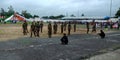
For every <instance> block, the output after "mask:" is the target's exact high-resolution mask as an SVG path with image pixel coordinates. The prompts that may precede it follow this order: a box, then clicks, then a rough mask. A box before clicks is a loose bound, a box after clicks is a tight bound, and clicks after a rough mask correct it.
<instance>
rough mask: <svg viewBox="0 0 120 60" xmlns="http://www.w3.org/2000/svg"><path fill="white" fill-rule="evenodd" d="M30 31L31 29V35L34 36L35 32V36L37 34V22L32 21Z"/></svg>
mask: <svg viewBox="0 0 120 60" xmlns="http://www.w3.org/2000/svg"><path fill="white" fill-rule="evenodd" d="M30 31H31V35H30V37H32V35H33V34H34V36H36V35H35V24H34V22H32V25H31V26H30Z"/></svg>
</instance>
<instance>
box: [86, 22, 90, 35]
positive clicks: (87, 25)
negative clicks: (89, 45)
mask: <svg viewBox="0 0 120 60" xmlns="http://www.w3.org/2000/svg"><path fill="white" fill-rule="evenodd" d="M86 27H87V34H88V33H89V22H86Z"/></svg>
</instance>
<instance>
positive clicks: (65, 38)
mask: <svg viewBox="0 0 120 60" xmlns="http://www.w3.org/2000/svg"><path fill="white" fill-rule="evenodd" d="M63 35H64V36H63V37H62V38H61V44H63V45H67V44H68V37H67V36H66V34H65V33H64V34H63Z"/></svg>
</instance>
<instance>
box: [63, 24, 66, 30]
mask: <svg viewBox="0 0 120 60" xmlns="http://www.w3.org/2000/svg"><path fill="white" fill-rule="evenodd" d="M66 26H67V23H66V22H64V24H63V28H64V31H66Z"/></svg>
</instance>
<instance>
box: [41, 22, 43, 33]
mask: <svg viewBox="0 0 120 60" xmlns="http://www.w3.org/2000/svg"><path fill="white" fill-rule="evenodd" d="M42 30H43V22H42V21H41V23H40V31H41V33H42Z"/></svg>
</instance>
